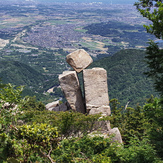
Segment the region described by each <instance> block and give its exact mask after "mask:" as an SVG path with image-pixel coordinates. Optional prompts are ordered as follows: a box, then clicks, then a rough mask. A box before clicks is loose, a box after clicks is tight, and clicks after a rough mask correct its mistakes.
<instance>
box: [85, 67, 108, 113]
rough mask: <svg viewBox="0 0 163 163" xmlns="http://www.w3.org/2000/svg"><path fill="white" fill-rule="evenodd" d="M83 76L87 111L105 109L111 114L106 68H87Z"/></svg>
mask: <svg viewBox="0 0 163 163" xmlns="http://www.w3.org/2000/svg"><path fill="white" fill-rule="evenodd" d="M83 77H84V89H85V100H86V109H87V112H88V113H89V112H90V113H91V114H92V112H102V110H103V111H104V112H106V113H107V115H110V107H109V96H108V86H107V72H106V70H105V69H103V68H93V69H85V70H83ZM100 108H101V111H100ZM91 109H93V110H94V111H93V110H92V111H91ZM95 110H97V111H95Z"/></svg>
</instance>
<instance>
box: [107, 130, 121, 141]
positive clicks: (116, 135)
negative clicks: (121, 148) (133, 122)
mask: <svg viewBox="0 0 163 163" xmlns="http://www.w3.org/2000/svg"><path fill="white" fill-rule="evenodd" d="M109 135H113V136H114V137H113V138H112V141H113V142H115V141H117V142H119V143H122V137H121V133H120V131H119V129H118V128H117V127H115V128H113V129H110V130H109Z"/></svg>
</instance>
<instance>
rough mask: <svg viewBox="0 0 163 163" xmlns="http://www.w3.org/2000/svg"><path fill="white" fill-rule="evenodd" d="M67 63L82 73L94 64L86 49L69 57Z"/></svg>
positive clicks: (77, 51)
mask: <svg viewBox="0 0 163 163" xmlns="http://www.w3.org/2000/svg"><path fill="white" fill-rule="evenodd" d="M66 61H67V63H68V64H69V65H70V66H71V67H72V68H73V69H74V70H75V71H76V72H81V71H82V70H83V69H85V68H86V67H88V66H89V65H90V64H91V63H92V62H93V60H92V58H91V56H90V55H89V54H88V53H87V52H86V51H85V50H84V49H79V50H76V51H74V52H73V53H70V54H69V55H67V56H66Z"/></svg>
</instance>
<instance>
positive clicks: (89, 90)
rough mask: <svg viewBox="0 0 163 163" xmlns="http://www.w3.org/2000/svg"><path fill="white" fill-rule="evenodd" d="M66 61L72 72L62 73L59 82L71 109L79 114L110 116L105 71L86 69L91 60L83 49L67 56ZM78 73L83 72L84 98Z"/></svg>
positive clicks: (101, 69)
mask: <svg viewBox="0 0 163 163" xmlns="http://www.w3.org/2000/svg"><path fill="white" fill-rule="evenodd" d="M66 61H67V63H68V64H69V65H70V66H71V67H72V68H73V69H74V71H64V72H63V73H62V74H61V75H59V82H60V86H61V89H62V91H63V92H64V95H65V98H66V99H67V101H68V103H69V104H70V106H71V108H72V109H73V110H75V111H78V112H81V113H87V114H97V113H102V115H103V116H108V115H110V114H111V111H110V106H109V96H108V86H107V72H106V70H105V69H103V68H92V69H86V68H87V67H88V66H89V65H90V64H91V63H92V62H93V60H92V58H91V56H90V55H89V54H88V53H87V52H86V51H85V50H83V49H79V50H76V51H75V52H73V53H70V54H69V55H67V56H66ZM80 72H83V84H84V97H83V96H82V91H81V88H80V84H79V79H78V74H77V73H80Z"/></svg>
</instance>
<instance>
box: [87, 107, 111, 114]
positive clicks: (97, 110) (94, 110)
mask: <svg viewBox="0 0 163 163" xmlns="http://www.w3.org/2000/svg"><path fill="white" fill-rule="evenodd" d="M87 110H88V111H89V114H99V113H101V116H109V115H111V109H110V106H106V105H102V106H97V105H96V106H95V105H89V104H88V105H87Z"/></svg>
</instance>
